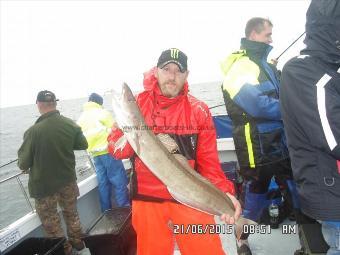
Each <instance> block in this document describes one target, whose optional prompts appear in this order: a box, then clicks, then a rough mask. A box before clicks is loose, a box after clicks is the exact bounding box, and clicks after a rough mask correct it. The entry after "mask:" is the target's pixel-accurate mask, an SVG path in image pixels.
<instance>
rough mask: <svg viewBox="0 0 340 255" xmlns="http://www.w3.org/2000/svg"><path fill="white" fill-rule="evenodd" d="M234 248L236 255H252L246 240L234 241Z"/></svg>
mask: <svg viewBox="0 0 340 255" xmlns="http://www.w3.org/2000/svg"><path fill="white" fill-rule="evenodd" d="M236 246H237V254H238V255H252V253H251V250H250V248H249V244H248V240H239V241H236Z"/></svg>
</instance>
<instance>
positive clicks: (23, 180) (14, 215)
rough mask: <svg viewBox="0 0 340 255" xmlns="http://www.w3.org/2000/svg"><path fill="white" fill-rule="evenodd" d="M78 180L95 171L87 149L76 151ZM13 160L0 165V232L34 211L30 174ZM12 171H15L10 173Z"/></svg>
mask: <svg viewBox="0 0 340 255" xmlns="http://www.w3.org/2000/svg"><path fill="white" fill-rule="evenodd" d="M75 154H76V172H77V181H78V182H80V181H83V180H85V179H86V178H88V177H89V176H91V175H93V174H94V173H95V170H94V166H93V162H92V159H91V157H90V156H89V155H88V154H87V153H86V152H85V151H77V152H76V153H75ZM17 161H18V159H14V160H11V161H9V162H7V163H5V164H3V165H1V166H0V176H1V178H3V179H1V180H0V204H1V207H0V214H1V217H0V232H1V230H2V229H4V228H5V227H7V226H8V225H10V224H11V223H13V222H15V221H16V220H18V219H20V218H21V217H23V216H25V215H27V214H30V213H34V212H35V209H34V208H35V206H34V199H32V198H30V196H29V194H28V174H25V173H24V172H22V171H21V170H20V169H19V168H18V166H17V165H16V162H17ZM11 173H14V174H12V175H10V174H11Z"/></svg>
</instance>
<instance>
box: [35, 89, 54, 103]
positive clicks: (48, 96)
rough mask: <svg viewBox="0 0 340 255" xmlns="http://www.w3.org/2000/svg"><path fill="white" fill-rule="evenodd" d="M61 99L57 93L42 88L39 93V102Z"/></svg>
mask: <svg viewBox="0 0 340 255" xmlns="http://www.w3.org/2000/svg"><path fill="white" fill-rule="evenodd" d="M56 101H59V99H56V97H55V94H54V93H53V92H51V91H48V90H42V91H40V92H39V93H38V96H37V102H56Z"/></svg>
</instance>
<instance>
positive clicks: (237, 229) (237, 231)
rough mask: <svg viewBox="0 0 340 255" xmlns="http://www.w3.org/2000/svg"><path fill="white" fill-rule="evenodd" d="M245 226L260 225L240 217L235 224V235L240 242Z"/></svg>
mask: <svg viewBox="0 0 340 255" xmlns="http://www.w3.org/2000/svg"><path fill="white" fill-rule="evenodd" d="M244 225H258V223H257V222H255V221H252V220H250V219H247V218H244V217H240V218H239V219H238V220H237V221H236V224H235V235H236V238H237V240H240V238H241V235H242V233H243V229H244V227H243V226H244Z"/></svg>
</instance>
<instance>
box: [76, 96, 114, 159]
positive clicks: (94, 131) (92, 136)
mask: <svg viewBox="0 0 340 255" xmlns="http://www.w3.org/2000/svg"><path fill="white" fill-rule="evenodd" d="M113 123H114V119H113V117H112V115H111V113H110V112H109V111H107V110H106V109H104V108H103V106H101V105H99V104H97V103H95V102H87V103H85V104H84V106H83V112H82V114H81V115H80V117H79V119H78V121H77V124H78V125H79V126H80V127H81V129H82V131H83V134H84V135H85V137H86V140H87V143H88V145H89V146H88V149H87V151H88V152H89V153H90V154H91V155H92V156H93V157H95V156H100V155H103V154H106V153H108V151H107V145H108V142H107V137H108V135H109V133H110V130H111V127H112V125H113Z"/></svg>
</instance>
